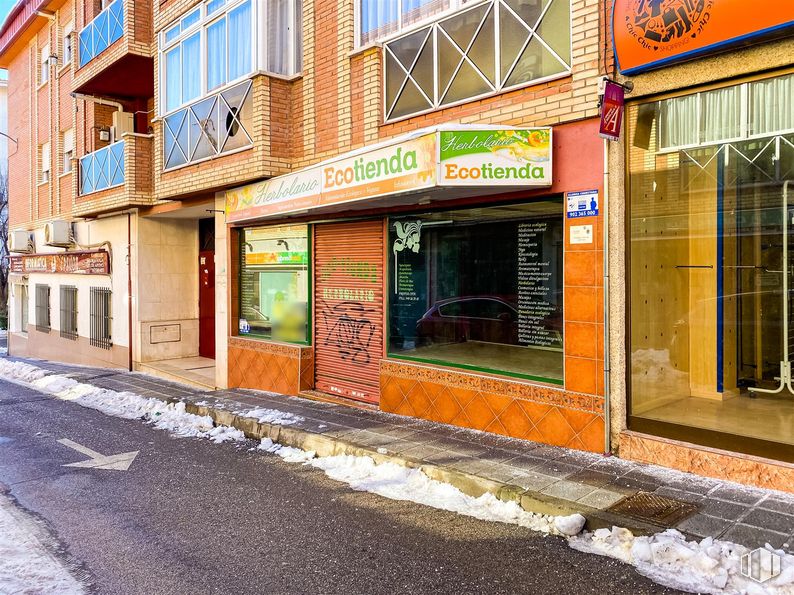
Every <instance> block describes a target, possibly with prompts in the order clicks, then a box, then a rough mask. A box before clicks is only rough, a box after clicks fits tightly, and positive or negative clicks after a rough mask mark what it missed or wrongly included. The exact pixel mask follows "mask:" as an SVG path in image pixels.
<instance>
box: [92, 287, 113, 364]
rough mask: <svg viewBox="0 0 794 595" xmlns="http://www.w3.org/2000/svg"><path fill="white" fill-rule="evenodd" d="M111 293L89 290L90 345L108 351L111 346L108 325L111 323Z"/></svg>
mask: <svg viewBox="0 0 794 595" xmlns="http://www.w3.org/2000/svg"><path fill="white" fill-rule="evenodd" d="M111 295H112V293H111V291H110V289H105V288H101V287H92V288H91V336H90V343H91V345H93V346H94V347H101V348H102V349H110V348H111V347H112V345H113V341H112V336H111V333H110V325H111V322H112V321H113V316H112V312H111V301H110V298H111Z"/></svg>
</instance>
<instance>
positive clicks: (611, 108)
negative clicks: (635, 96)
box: [598, 81, 625, 140]
mask: <svg viewBox="0 0 794 595" xmlns="http://www.w3.org/2000/svg"><path fill="white" fill-rule="evenodd" d="M623 91H624V90H623V87H622V86H621V85H618V84H617V83H613V82H612V81H606V82H605V83H604V99H603V101H602V102H601V125H600V126H599V127H598V134H599V136H601V137H602V138H605V139H607V140H620V126H621V124H622V123H623V106H624V105H625V96H624V92H623Z"/></svg>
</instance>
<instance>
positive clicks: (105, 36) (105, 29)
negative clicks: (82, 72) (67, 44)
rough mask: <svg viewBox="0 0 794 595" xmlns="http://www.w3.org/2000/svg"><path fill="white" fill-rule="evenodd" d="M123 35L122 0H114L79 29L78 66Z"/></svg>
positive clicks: (91, 58)
mask: <svg viewBox="0 0 794 595" xmlns="http://www.w3.org/2000/svg"><path fill="white" fill-rule="evenodd" d="M123 35H124V0H115V1H114V2H111V3H110V5H109V6H108V7H107V8H105V10H103V11H102V12H100V13H99V14H98V15H97V16H96V18H95V19H94V20H93V21H91V22H90V23H88V25H87V26H86V28H85V29H83V30H82V31H80V68H82V67H83V66H85V65H86V64H88V63H89V62H90V61H91V60H93V59H94V58H96V57H97V56H98V55H99V54H101V53H102V52H104V51H105V50H106V49H108V48H109V47H110V46H111V45H113V43H114V42H115V41H117V40H119V39H121V37H122V36H123Z"/></svg>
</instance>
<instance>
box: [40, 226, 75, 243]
mask: <svg viewBox="0 0 794 595" xmlns="http://www.w3.org/2000/svg"><path fill="white" fill-rule="evenodd" d="M73 242H74V237H73V236H72V224H71V223H69V222H68V221H65V220H64V219H57V220H55V221H51V222H50V223H48V224H47V225H46V226H45V227H44V243H45V244H47V245H48V246H60V247H64V248H66V247H69V246H71V245H72V243H73Z"/></svg>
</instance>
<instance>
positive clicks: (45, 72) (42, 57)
mask: <svg viewBox="0 0 794 595" xmlns="http://www.w3.org/2000/svg"><path fill="white" fill-rule="evenodd" d="M48 82H50V44H49V43H48V44H47V45H45V46H44V47H43V48H41V52H40V53H39V85H46V84H47V83H48Z"/></svg>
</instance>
